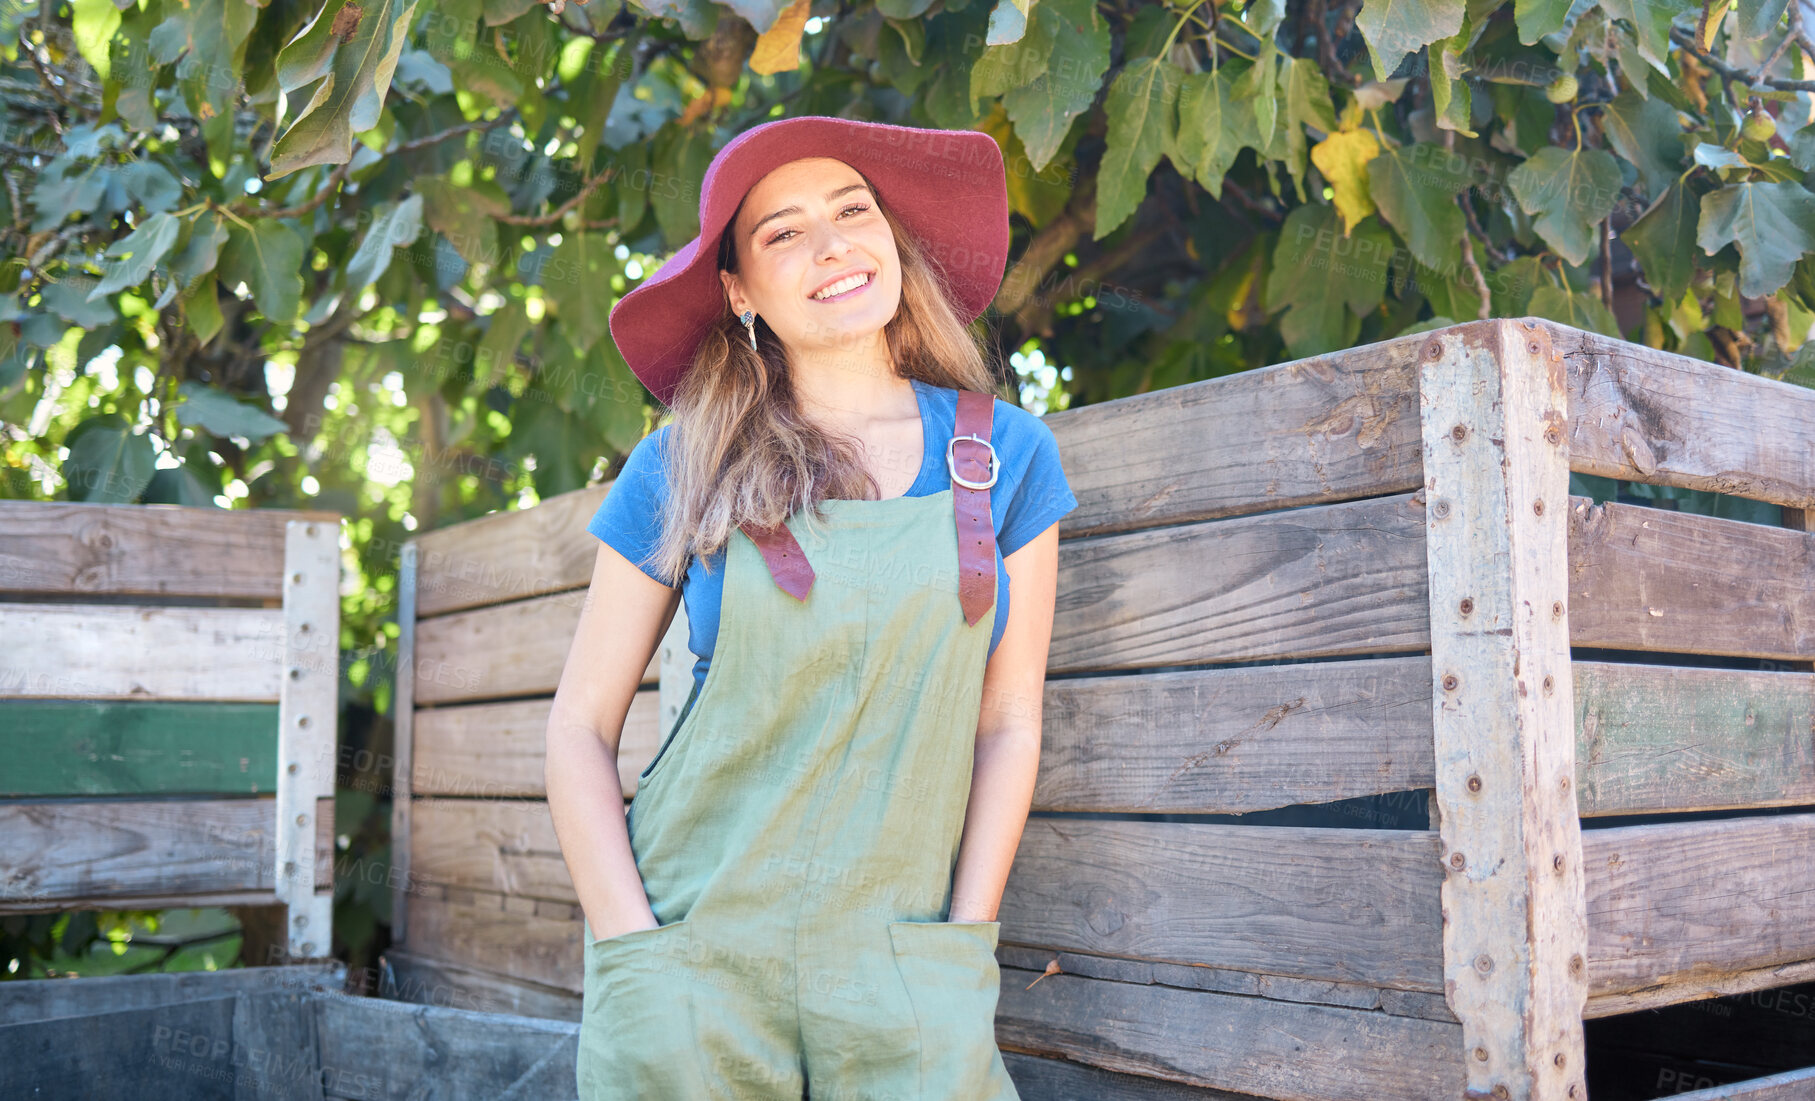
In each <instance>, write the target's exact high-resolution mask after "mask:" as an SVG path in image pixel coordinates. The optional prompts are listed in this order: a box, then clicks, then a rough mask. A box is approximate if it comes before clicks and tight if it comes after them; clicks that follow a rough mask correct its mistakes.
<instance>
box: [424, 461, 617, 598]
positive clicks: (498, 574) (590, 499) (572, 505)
mask: <svg viewBox="0 0 1815 1101" xmlns="http://www.w3.org/2000/svg"><path fill="white" fill-rule="evenodd" d="M611 484H612V483H610V482H606V483H604V484H602V485H596V486H587V487H586V488H585V489H576V490H573V491H571V492H568V493H560V494H556V495H555V496H553V497H550V498H548V499H547V500H545V501H542V502H541V503H540V504H538V505H536V507H535V508H527V509H513V510H511V511H508V512H494V513H491V514H490V515H487V516H480V517H477V518H475V519H472V520H467V521H464V522H462V523H458V524H453V525H450V526H448V527H445V528H439V529H437V530H435V531H430V532H424V533H423V534H421V535H418V536H416V537H415V538H414V539H412V540H411V542H413V543H415V544H416V545H417V547H418V548H419V557H418V559H417V571H418V572H417V598H416V599H417V614H418V615H422V616H425V617H426V616H439V615H445V614H447V613H448V612H457V611H464V610H466V609H468V608H477V607H482V606H484V605H488V604H501V603H503V602H505V601H509V600H521V599H523V598H525V597H531V596H542V595H544V594H547V593H553V592H558V591H560V590H563V589H572V588H575V587H582V588H583V587H584V586H585V585H586V584H587V582H588V581H589V580H590V579H591V578H592V567H593V563H594V562H595V561H596V559H597V557H598V552H599V548H600V547H601V546H603V544H602V543H600V542H599V540H598V539H596V538H594V537H593V536H592V535H591V534H590V533H589V532H588V531H587V530H586V525H587V523H588V522H589V521H590V520H591V519H592V517H593V514H594V513H596V512H597V511H598V510H599V506H600V505H602V504H604V502H605V495H606V494H607V493H608V492H610V490H611Z"/></svg>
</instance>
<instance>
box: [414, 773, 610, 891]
mask: <svg viewBox="0 0 1815 1101" xmlns="http://www.w3.org/2000/svg"><path fill="white" fill-rule="evenodd" d="M412 824H413V829H412V833H411V842H410V874H411V875H412V876H413V877H414V880H415V882H417V883H419V884H427V883H437V884H442V885H445V886H451V887H464V888H468V889H476V890H484V891H496V892H498V893H499V894H505V895H514V896H516V897H519V898H545V899H552V900H554V901H558V902H566V903H570V904H577V903H578V902H579V898H578V896H576V895H575V894H574V889H573V880H572V879H571V878H570V877H569V875H568V871H567V862H566V861H565V860H563V859H562V857H561V846H560V843H559V842H558V841H557V840H556V838H555V827H554V822H553V821H552V820H551V819H550V818H549V814H548V804H547V803H546V802H543V801H542V800H540V799H536V800H525V799H417V800H416V805H415V807H414V808H413V810H412Z"/></svg>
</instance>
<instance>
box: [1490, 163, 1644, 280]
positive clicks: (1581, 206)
mask: <svg viewBox="0 0 1815 1101" xmlns="http://www.w3.org/2000/svg"><path fill="white" fill-rule="evenodd" d="M1506 185H1507V187H1508V188H1509V189H1510V190H1511V191H1512V193H1513V197H1514V198H1515V199H1517V200H1518V201H1519V209H1521V210H1523V211H1525V213H1527V214H1530V215H1533V216H1534V217H1535V218H1536V222H1535V223H1534V226H1533V228H1535V229H1536V230H1537V231H1538V236H1540V237H1542V238H1544V243H1545V244H1547V245H1549V246H1550V247H1551V250H1552V251H1554V252H1555V253H1556V254H1557V255H1558V256H1561V257H1562V258H1563V259H1565V260H1567V261H1568V262H1569V263H1571V264H1580V263H1583V262H1585V261H1586V260H1587V259H1588V255H1589V253H1590V252H1592V251H1593V250H1594V248H1595V247H1596V244H1597V240H1596V237H1595V232H1594V227H1595V226H1596V225H1598V224H1599V223H1600V221H1601V219H1603V218H1605V217H1607V214H1608V212H1609V211H1611V210H1612V209H1613V204H1614V203H1615V202H1617V201H1618V200H1619V197H1620V166H1619V162H1617V161H1615V160H1614V159H1613V154H1611V153H1609V152H1607V151H1606V150H1605V149H1577V150H1574V151H1570V150H1565V149H1562V148H1559V147H1557V146H1554V145H1550V146H1546V147H1544V148H1543V149H1540V150H1538V151H1537V153H1536V154H1534V155H1533V156H1532V157H1531V158H1529V159H1528V160H1526V161H1525V163H1523V164H1521V165H1519V167H1517V168H1515V169H1513V170H1512V171H1511V172H1509V173H1508V174H1507V176H1506Z"/></svg>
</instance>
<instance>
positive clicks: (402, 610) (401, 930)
mask: <svg viewBox="0 0 1815 1101" xmlns="http://www.w3.org/2000/svg"><path fill="white" fill-rule="evenodd" d="M420 555H421V547H420V544H418V543H417V542H416V540H414V539H411V540H408V541H407V542H405V543H404V544H403V557H402V560H401V562H400V563H399V567H398V571H397V688H396V691H395V692H394V693H393V699H394V700H395V702H394V703H393V704H392V706H391V711H392V714H394V715H395V716H396V718H395V720H394V721H393V723H392V730H393V734H392V737H393V738H394V739H395V744H393V746H392V747H391V867H390V872H391V877H392V878H391V943H392V944H393V945H394V946H396V947H398V948H402V947H404V944H405V941H406V939H407V938H408V934H409V917H410V914H409V907H410V841H411V839H410V799H411V798H412V795H411V790H412V785H411V783H410V781H411V778H412V776H413V774H414V769H415V767H416V766H415V760H416V610H417V607H416V584H417V568H418V562H419V560H420Z"/></svg>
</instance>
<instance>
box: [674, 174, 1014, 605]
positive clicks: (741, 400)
mask: <svg viewBox="0 0 1815 1101" xmlns="http://www.w3.org/2000/svg"><path fill="white" fill-rule="evenodd" d="M859 175H862V173H859ZM864 182H865V183H866V184H867V183H869V182H870V181H869V180H868V178H867V177H866V178H865V180H864ZM870 194H871V195H874V196H876V200H877V204H876V205H877V209H878V210H880V211H881V212H882V216H883V217H884V218H885V219H886V220H887V221H888V224H889V228H890V229H891V230H893V231H894V234H895V248H896V251H897V254H898V255H899V257H900V261H901V305H900V308H899V309H897V310H896V311H895V316H894V318H893V319H891V320H890V321H889V323H888V324H887V325H885V326H884V327H883V333H884V336H885V338H886V339H887V341H888V347H889V352H890V355H891V356H892V357H893V359H894V362H895V370H896V373H897V374H898V375H899V376H900V377H903V378H908V379H919V380H920V381H922V382H926V383H930V384H932V385H935V386H945V387H954V388H958V389H967V390H980V391H982V392H984V393H986V394H997V395H998V396H1000V395H999V391H998V386H997V383H996V380H995V378H994V377H993V376H992V374H991V372H990V370H989V365H988V362H987V360H986V358H985V355H984V350H983V343H982V337H981V332H980V330H981V328H982V323H981V321H979V322H975V323H973V324H971V325H968V326H967V325H966V324H965V323H964V321H963V320H961V319H960V317H959V316H958V314H957V312H956V310H955V309H954V308H953V306H952V301H951V296H950V292H949V290H948V289H947V286H946V284H945V283H944V282H943V280H942V279H941V277H940V275H939V272H938V270H937V269H936V268H934V266H933V265H932V263H931V262H930V260H929V259H928V258H927V255H926V252H925V249H924V248H923V246H922V245H921V243H920V242H919V241H918V240H916V239H915V238H914V235H913V234H912V233H911V232H910V231H908V230H907V229H906V227H905V226H903V225H902V224H901V223H900V222H899V221H898V220H897V219H896V218H895V216H894V215H893V214H892V213H890V212H889V208H888V205H887V204H886V203H883V202H882V197H881V195H880V194H878V193H877V191H876V188H875V187H874V185H872V186H871V188H870ZM740 209H741V204H740ZM736 220H737V216H736V214H733V215H732V221H731V224H733V225H735V224H736ZM730 236H731V234H730V232H729V230H728V229H727V231H726V233H725V236H724V239H723V240H722V241H721V247H720V253H719V263H720V266H721V267H723V268H724V269H725V270H727V271H731V272H733V273H735V272H736V271H737V266H736V265H737V252H736V249H735V248H725V247H724V242H725V241H728V240H729V239H730ZM756 326H757V342H758V344H759V345H760V348H761V350H760V351H753V350H751V348H750V343H749V336H748V335H747V333H746V331H745V329H744V327H743V326H742V325H741V324H740V323H739V322H738V320H737V318H736V317H735V316H733V315H732V313H731V306H730V301H729V299H728V298H727V300H726V303H725V312H724V315H723V317H721V318H720V319H719V320H718V322H717V323H715V324H714V325H713V326H712V328H711V329H709V330H708V331H707V333H706V336H705V338H704V339H703V340H702V341H701V342H700V346H699V348H698V350H697V351H696V352H695V353H694V356H693V363H692V366H691V367H690V368H689V370H688V371H687V372H686V373H685V374H684V375H683V376H682V378H681V382H680V384H679V385H678V387H677V388H676V390H675V392H674V395H673V398H672V401H671V403H670V408H671V409H672V410H673V413H674V419H673V423H672V424H671V425H670V427H669V429H668V434H667V440H666V443H667V445H668V446H667V447H666V448H665V449H664V454H663V455H662V456H661V458H662V460H663V461H664V462H665V463H666V464H667V472H668V497H667V500H666V502H665V503H664V504H663V506H662V509H661V514H662V515H661V522H660V525H659V527H660V532H661V534H660V535H659V536H658V538H657V541H656V545H655V546H654V547H653V548H652V549H651V551H650V556H649V557H650V561H649V563H648V564H649V565H651V566H652V567H653V568H655V569H657V570H658V571H659V572H660V573H661V574H662V575H663V576H665V577H668V578H670V579H672V581H671V583H672V584H675V585H678V584H680V579H681V577H682V576H683V575H684V574H685V573H686V570H687V566H688V563H689V560H690V559H691V558H692V557H693V556H696V555H697V556H698V557H699V558H700V559H701V560H702V561H708V560H709V559H710V557H711V556H712V555H713V554H715V553H716V552H717V551H718V550H719V549H720V548H722V547H724V546H725V545H726V543H727V542H728V541H729V540H730V538H731V533H732V531H734V530H736V529H737V528H738V527H740V526H741V525H743V524H745V523H747V522H749V523H753V524H754V525H755V526H757V527H769V526H771V525H776V524H780V523H781V522H782V521H783V520H784V519H786V518H787V517H788V516H790V515H792V514H793V513H794V512H795V511H796V510H800V509H805V512H804V514H803V517H804V519H805V521H806V522H807V523H808V524H809V525H811V524H812V523H814V522H815V521H819V520H823V515H822V514H821V510H820V509H819V508H818V503H819V502H820V501H821V500H824V499H826V498H856V499H869V498H871V497H874V496H875V495H876V494H877V493H879V492H880V490H879V489H878V487H877V486H876V483H875V480H874V479H873V478H871V477H870V476H869V473H868V472H867V471H866V470H865V469H864V467H863V464H862V462H861V460H860V458H859V456H860V454H861V445H860V443H859V441H858V440H856V439H855V438H853V437H850V436H846V435H842V434H836V433H828V432H825V431H823V430H821V429H820V428H818V427H817V426H815V425H814V424H812V423H811V422H810V421H808V420H807V419H806V418H804V417H803V416H801V414H800V410H799V407H798V404H797V401H796V395H795V391H794V386H793V375H792V373H791V372H790V370H789V367H788V362H787V355H786V354H785V352H784V351H783V350H782V348H781V342H780V341H779V340H778V339H777V337H776V336H775V334H774V332H773V331H771V330H770V329H769V328H768V326H767V325H765V324H764V323H763V321H762V319H761V318H758V319H757V322H756Z"/></svg>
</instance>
